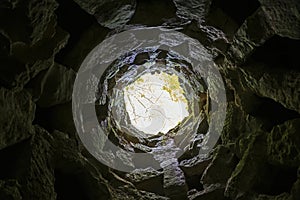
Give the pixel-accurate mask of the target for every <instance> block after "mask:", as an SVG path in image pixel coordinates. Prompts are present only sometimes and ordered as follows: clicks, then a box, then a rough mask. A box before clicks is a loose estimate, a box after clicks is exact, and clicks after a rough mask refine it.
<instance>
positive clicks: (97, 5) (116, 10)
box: [74, 0, 136, 29]
mask: <svg viewBox="0 0 300 200" xmlns="http://www.w3.org/2000/svg"><path fill="white" fill-rule="evenodd" d="M74 1H75V2H76V3H78V4H79V5H80V6H81V7H82V8H83V9H84V10H85V11H87V12H88V13H89V14H91V15H94V16H95V17H96V19H97V21H98V22H99V23H100V24H101V25H102V26H105V27H108V28H111V29H113V28H118V27H121V26H124V25H125V24H126V23H127V22H128V21H129V20H130V18H131V17H132V15H133V14H134V9H135V6H136V2H135V0H122V1H117V0H113V1H101V2H99V1H97V0H93V1H89V0H74Z"/></svg>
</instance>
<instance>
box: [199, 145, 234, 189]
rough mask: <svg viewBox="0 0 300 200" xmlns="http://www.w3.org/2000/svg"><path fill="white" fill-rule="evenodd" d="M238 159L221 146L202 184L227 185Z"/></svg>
mask: <svg viewBox="0 0 300 200" xmlns="http://www.w3.org/2000/svg"><path fill="white" fill-rule="evenodd" d="M236 165H237V158H236V156H235V155H234V153H233V152H231V150H230V149H229V148H228V147H225V146H219V148H218V149H217V151H216V155H215V156H214V158H213V160H212V161H211V163H210V164H209V165H208V167H207V168H206V170H205V171H204V173H203V176H202V178H201V182H202V183H203V184H205V185H209V184H214V183H219V184H221V185H223V186H224V185H226V182H227V180H228V179H229V178H230V176H231V174H232V172H233V170H234V168H235V166H236Z"/></svg>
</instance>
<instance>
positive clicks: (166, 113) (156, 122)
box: [124, 72, 189, 134]
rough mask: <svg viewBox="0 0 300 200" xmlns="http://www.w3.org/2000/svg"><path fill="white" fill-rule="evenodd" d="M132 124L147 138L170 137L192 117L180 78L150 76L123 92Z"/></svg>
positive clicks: (143, 76) (162, 73) (165, 74)
mask: <svg viewBox="0 0 300 200" xmlns="http://www.w3.org/2000/svg"><path fill="white" fill-rule="evenodd" d="M124 101H125V107H126V111H127V112H128V115H129V118H130V121H131V124H132V125H133V126H134V127H135V128H137V129H138V130H140V131H143V132H144V133H146V134H157V133H159V132H162V133H167V132H168V131H169V130H170V129H172V128H174V127H175V126H177V125H178V123H179V122H181V121H182V120H183V119H184V118H185V117H187V116H188V115H189V112H188V102H187V100H186V98H185V96H184V90H183V89H182V87H181V86H180V83H179V80H178V76H177V75H175V74H172V75H169V74H167V73H165V72H160V73H154V74H151V73H147V74H144V75H142V76H141V77H140V78H139V79H137V80H136V81H135V82H133V83H132V84H130V85H128V86H126V87H125V88H124Z"/></svg>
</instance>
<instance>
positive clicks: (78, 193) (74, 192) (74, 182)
mask: <svg viewBox="0 0 300 200" xmlns="http://www.w3.org/2000/svg"><path fill="white" fill-rule="evenodd" d="M54 176H55V185H54V188H55V192H56V194H57V200H68V199H77V200H89V199H90V198H89V196H88V194H87V192H86V191H85V190H84V185H83V183H82V182H81V180H80V179H79V178H78V177H77V176H78V175H77V174H72V173H65V172H62V171H60V170H55V171H54Z"/></svg>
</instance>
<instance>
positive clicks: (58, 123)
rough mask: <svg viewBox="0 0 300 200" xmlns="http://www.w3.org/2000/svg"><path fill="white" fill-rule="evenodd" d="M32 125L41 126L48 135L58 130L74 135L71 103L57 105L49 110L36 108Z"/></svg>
mask: <svg viewBox="0 0 300 200" xmlns="http://www.w3.org/2000/svg"><path fill="white" fill-rule="evenodd" d="M33 124H38V125H40V126H42V127H43V128H45V129H46V130H47V131H48V132H50V133H51V132H53V131H54V130H59V131H62V132H65V133H67V134H69V135H74V134H75V132H76V131H75V125H74V121H73V115H72V103H71V102H69V103H66V104H59V105H56V106H52V107H49V108H41V107H39V106H37V107H36V114H35V119H34V121H33Z"/></svg>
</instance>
